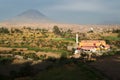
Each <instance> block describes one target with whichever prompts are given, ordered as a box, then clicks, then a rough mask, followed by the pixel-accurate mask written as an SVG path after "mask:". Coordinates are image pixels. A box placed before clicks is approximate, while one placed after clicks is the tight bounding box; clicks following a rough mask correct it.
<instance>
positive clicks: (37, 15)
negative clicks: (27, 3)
mask: <svg viewBox="0 0 120 80" xmlns="http://www.w3.org/2000/svg"><path fill="white" fill-rule="evenodd" d="M4 22H8V23H49V22H52V20H50V19H49V18H48V17H47V16H45V15H44V14H42V13H41V12H39V11H38V10H34V9H30V10H27V11H25V12H23V13H21V14H19V15H17V16H16V17H14V18H12V19H8V20H6V21H4Z"/></svg>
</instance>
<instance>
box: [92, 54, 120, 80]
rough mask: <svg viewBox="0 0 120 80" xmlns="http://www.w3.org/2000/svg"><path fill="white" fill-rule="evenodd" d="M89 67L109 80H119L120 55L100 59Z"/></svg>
mask: <svg viewBox="0 0 120 80" xmlns="http://www.w3.org/2000/svg"><path fill="white" fill-rule="evenodd" d="M90 65H91V66H93V67H95V68H96V69H98V70H99V71H101V72H102V73H104V74H105V75H106V76H108V77H109V78H110V80H120V55H114V56H107V57H102V58H100V59H98V61H96V62H93V63H90Z"/></svg>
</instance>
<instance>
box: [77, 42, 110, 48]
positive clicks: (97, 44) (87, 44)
mask: <svg viewBox="0 0 120 80" xmlns="http://www.w3.org/2000/svg"><path fill="white" fill-rule="evenodd" d="M78 48H79V49H83V50H108V49H110V46H109V45H108V44H106V42H105V41H104V40H82V41H80V42H79V45H78Z"/></svg>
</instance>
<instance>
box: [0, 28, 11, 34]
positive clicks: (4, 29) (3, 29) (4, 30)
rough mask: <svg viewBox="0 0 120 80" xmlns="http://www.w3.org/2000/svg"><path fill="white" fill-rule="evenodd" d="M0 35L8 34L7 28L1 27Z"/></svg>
mask: <svg viewBox="0 0 120 80" xmlns="http://www.w3.org/2000/svg"><path fill="white" fill-rule="evenodd" d="M0 33H5V34H6V33H9V30H8V29H7V28H4V27H1V28H0Z"/></svg>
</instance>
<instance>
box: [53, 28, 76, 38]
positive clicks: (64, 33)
mask: <svg viewBox="0 0 120 80" xmlns="http://www.w3.org/2000/svg"><path fill="white" fill-rule="evenodd" d="M53 32H54V33H55V34H56V35H59V36H61V37H63V38H72V37H73V36H74V34H72V30H71V29H68V30H67V31H65V30H62V29H60V28H59V27H58V26H54V27H53Z"/></svg>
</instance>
